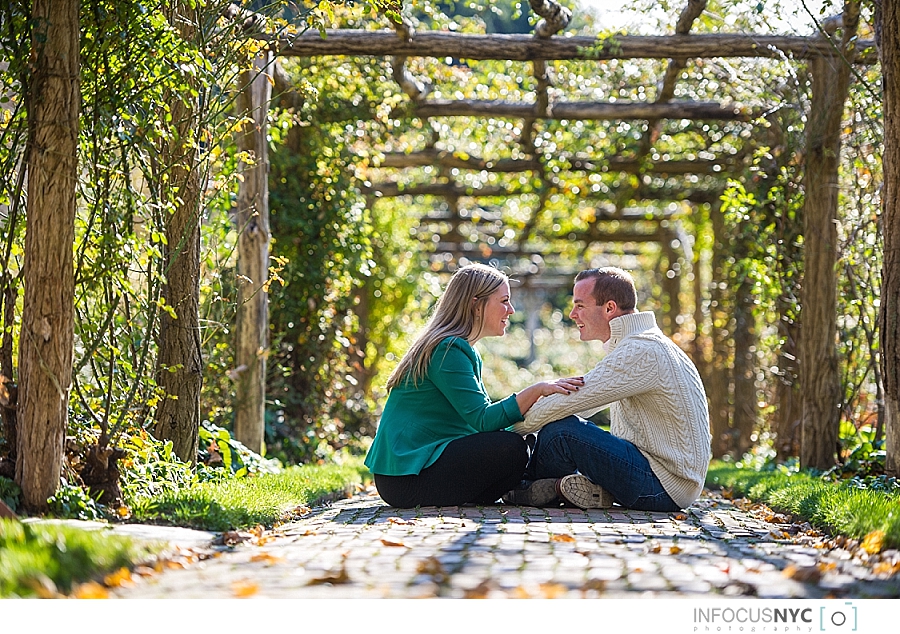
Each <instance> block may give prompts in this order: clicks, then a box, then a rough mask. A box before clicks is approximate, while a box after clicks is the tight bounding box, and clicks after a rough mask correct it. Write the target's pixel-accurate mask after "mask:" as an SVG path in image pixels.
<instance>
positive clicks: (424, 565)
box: [416, 557, 447, 583]
mask: <svg viewBox="0 0 900 634" xmlns="http://www.w3.org/2000/svg"><path fill="white" fill-rule="evenodd" d="M416 572H417V573H418V574H420V575H429V576H431V578H432V579H433V581H435V583H441V582H442V581H443V580H444V579H446V578H447V571H446V570H444V564H442V563H441V562H440V560H439V559H438V558H437V557H429V558H428V559H423V560H422V561H420V562H419V565H418V566H416Z"/></svg>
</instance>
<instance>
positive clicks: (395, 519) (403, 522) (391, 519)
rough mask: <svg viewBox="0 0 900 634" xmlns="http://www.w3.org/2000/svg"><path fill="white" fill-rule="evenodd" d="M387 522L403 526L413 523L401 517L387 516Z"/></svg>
mask: <svg viewBox="0 0 900 634" xmlns="http://www.w3.org/2000/svg"><path fill="white" fill-rule="evenodd" d="M387 521H388V524H401V525H403V526H409V525H410V524H415V522H414V521H412V520H405V519H403V518H402V517H389V518H388V519H387Z"/></svg>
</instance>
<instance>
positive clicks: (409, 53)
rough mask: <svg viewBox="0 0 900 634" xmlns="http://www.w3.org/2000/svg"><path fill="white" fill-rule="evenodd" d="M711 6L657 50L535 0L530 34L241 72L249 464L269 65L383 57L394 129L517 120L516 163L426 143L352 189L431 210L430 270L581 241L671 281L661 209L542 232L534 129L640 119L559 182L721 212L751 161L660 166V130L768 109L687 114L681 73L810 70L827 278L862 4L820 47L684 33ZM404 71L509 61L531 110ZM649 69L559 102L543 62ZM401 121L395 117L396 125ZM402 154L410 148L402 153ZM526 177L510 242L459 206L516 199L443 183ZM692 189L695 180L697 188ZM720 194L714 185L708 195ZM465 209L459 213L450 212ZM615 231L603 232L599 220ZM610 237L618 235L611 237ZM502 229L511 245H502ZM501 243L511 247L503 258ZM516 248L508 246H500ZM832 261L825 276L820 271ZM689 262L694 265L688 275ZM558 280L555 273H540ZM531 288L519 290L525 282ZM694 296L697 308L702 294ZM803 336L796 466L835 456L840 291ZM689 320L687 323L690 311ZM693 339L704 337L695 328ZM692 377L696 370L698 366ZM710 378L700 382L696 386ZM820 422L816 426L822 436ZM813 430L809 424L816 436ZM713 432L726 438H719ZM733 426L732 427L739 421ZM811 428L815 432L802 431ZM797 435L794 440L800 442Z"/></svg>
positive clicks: (657, 40) (691, 8) (814, 281)
mask: <svg viewBox="0 0 900 634" xmlns="http://www.w3.org/2000/svg"><path fill="white" fill-rule="evenodd" d="M706 4H707V2H706V0H687V2H686V6H685V7H684V9H683V10H682V12H681V14H680V15H679V17H678V20H677V23H676V25H675V28H674V34H672V35H666V36H652V37H651V36H629V35H617V36H615V37H611V38H606V39H597V38H592V37H584V36H564V35H560V33H561V31H562V30H563V29H565V28H566V27H567V25H568V24H569V20H570V18H571V13H570V12H569V11H568V10H567V9H565V8H563V7H561V6H560V5H558V4H557V3H556V2H555V1H554V0H530V5H531V8H532V10H533V11H534V12H535V13H536V14H537V15H538V16H540V17H541V20H540V21H539V22H538V23H537V25H536V26H535V29H534V34H533V35H499V34H491V35H476V34H465V33H456V32H448V31H447V32H445V31H441V32H415V31H414V29H413V27H412V24H411V23H409V22H408V21H404V22H403V23H400V24H395V23H391V26H392V27H393V29H392V30H377V31H370V30H340V29H339V30H329V31H327V32H326V34H325V35H326V36H325V37H322V36H321V35H320V34H319V33H318V32H316V33H312V32H310V33H304V34H302V35H300V36H298V37H295V38H293V39H290V40H282V41H274V42H272V43H271V44H272V46H271V47H270V49H271V50H270V51H269V52H268V53H266V54H265V56H264V57H263V58H261V59H260V60H259V62H258V65H257V69H256V70H255V71H248V72H247V73H245V78H244V81H245V85H246V88H245V89H244V92H243V96H242V101H241V108H242V109H243V110H244V111H245V114H246V115H247V116H248V117H250V118H251V120H253V121H254V125H252V126H247V127H246V128H245V132H246V134H245V136H244V138H243V140H242V142H241V143H242V146H241V147H242V149H247V150H250V151H252V152H253V153H254V154H255V155H256V156H257V161H256V163H255V164H253V165H248V166H246V167H245V170H244V172H245V173H244V179H243V183H242V189H241V194H240V198H239V203H238V206H239V225H240V226H241V227H242V228H243V231H242V232H241V239H240V243H239V273H240V274H241V275H243V276H245V278H246V279H249V280H252V282H251V283H248V284H246V285H245V286H244V287H243V288H242V290H241V293H242V296H241V298H240V300H239V305H240V307H241V308H240V311H239V313H238V328H237V329H238V333H239V345H238V349H237V359H236V365H237V366H238V367H239V368H241V369H242V372H241V379H240V381H239V382H238V402H239V403H242V405H241V407H239V408H237V416H236V423H235V434H236V437H237V438H238V439H239V440H241V441H242V442H244V443H245V444H246V445H247V446H249V447H250V448H252V449H254V450H259V449H260V448H261V446H262V430H263V424H262V421H263V413H264V393H265V383H264V379H263V377H264V376H265V359H264V356H263V355H260V354H259V351H261V350H265V349H266V348H267V341H266V327H265V324H266V321H267V318H266V305H265V292H264V290H263V289H262V283H263V280H265V279H266V275H265V271H266V270H267V262H268V247H267V244H268V231H269V230H268V204H267V199H266V198H267V184H266V173H267V169H266V165H267V159H266V143H265V138H266V131H265V125H266V124H265V116H264V115H265V112H266V110H267V109H268V107H269V101H270V99H271V92H270V91H271V88H268V86H269V85H270V81H269V78H268V77H266V75H269V76H271V77H273V78H274V84H275V91H276V92H280V93H284V92H287V91H289V90H290V89H291V88H290V86H289V85H288V84H286V83H285V82H286V74H285V73H284V71H283V70H281V69H280V67H279V65H278V61H277V60H278V58H283V57H316V56H375V57H390V58H391V65H392V74H393V78H394V79H395V81H396V82H397V85H398V86H399V87H400V89H401V90H402V92H403V93H404V94H405V97H406V103H405V105H404V108H403V109H402V110H403V113H404V116H411V117H417V118H419V119H422V120H430V119H435V118H443V117H475V118H484V119H487V118H491V119H515V120H516V121H517V122H518V127H519V129H520V130H521V133H520V134H519V136H518V148H516V151H515V152H514V157H510V156H503V157H493V156H484V155H480V156H479V155H475V156H473V155H472V154H471V153H465V155H462V154H460V153H457V152H454V151H451V150H447V149H444V148H442V146H441V140H440V138H439V135H437V134H435V135H434V136H433V137H432V139H431V141H430V142H429V143H428V145H427V146H426V147H422V148H413V149H410V150H409V151H398V150H388V151H385V152H383V154H382V158H381V159H380V163H379V164H378V165H377V169H376V170H373V171H372V173H373V174H374V175H377V176H378V177H379V178H378V179H373V180H371V181H369V182H367V183H362V184H361V189H362V190H363V192H364V193H365V194H366V195H367V197H368V199H369V204H370V205H373V206H374V205H376V204H377V201H378V200H379V199H384V198H392V197H423V199H426V198H427V199H433V200H434V201H436V202H435V204H433V205H432V206H431V207H432V209H431V211H430V212H428V213H427V214H425V215H424V216H423V217H422V218H421V220H420V226H419V230H418V231H419V233H420V235H422V236H423V237H424V239H425V242H426V243H427V244H429V245H431V247H430V248H431V257H433V258H435V259H436V261H438V262H439V263H440V262H442V263H446V262H448V261H450V262H456V261H459V260H460V259H463V258H465V259H468V260H493V261H498V262H500V263H502V264H504V265H506V266H510V267H511V268H513V269H514V270H515V268H516V263H517V262H518V263H524V265H525V268H526V269H529V267H530V270H532V272H533V269H534V262H535V256H537V257H538V258H540V257H541V256H542V255H544V254H542V252H541V249H542V246H541V245H545V244H547V243H548V242H552V241H554V240H557V241H558V240H566V241H574V242H580V243H582V244H583V245H585V248H587V247H588V246H589V245H591V244H596V243H634V244H638V243H647V242H649V243H655V244H658V245H660V249H661V252H662V253H663V254H664V258H663V259H664V260H665V263H664V266H665V267H667V269H668V270H669V271H671V270H672V269H673V268H677V267H674V264H675V263H676V262H677V260H678V258H679V257H682V255H680V254H679V253H677V252H676V248H675V247H673V246H672V245H673V244H681V248H684V246H685V245H684V242H685V239H684V238H685V236H684V235H683V234H682V233H679V231H680V230H679V228H678V227H677V225H676V224H675V223H671V222H669V218H668V216H667V214H666V213H665V211H664V207H657V208H656V211H652V212H651V213H649V214H648V208H644V207H641V208H639V209H633V208H629V207H627V206H622V205H619V204H617V203H616V201H615V200H611V199H610V197H609V196H606V197H602V196H598V198H597V204H596V217H595V218H594V220H593V221H592V222H591V223H589V225H588V226H587V227H586V228H585V229H584V230H581V231H579V232H571V231H570V232H567V233H565V234H554V233H553V232H552V231H550V232H547V231H544V232H543V233H539V232H538V218H539V217H540V216H541V214H542V212H543V211H544V209H545V205H546V204H547V201H548V199H549V196H550V195H551V194H552V193H553V192H555V191H557V190H558V186H559V178H558V176H556V175H555V173H554V172H553V171H552V170H550V169H548V161H547V156H546V155H545V154H544V153H542V152H541V151H540V149H539V148H538V147H537V146H536V139H535V125H536V123H537V122H539V121H562V120H565V121H638V122H644V123H643V125H644V127H643V132H642V134H641V137H640V140H639V142H638V143H637V144H636V147H637V149H636V150H635V151H633V152H630V153H628V154H627V155H612V156H607V155H599V156H598V155H589V154H584V153H577V152H576V153H570V154H567V153H566V152H565V149H563V152H562V153H559V154H557V155H556V156H554V158H553V160H554V161H555V163H556V165H558V166H562V168H561V169H564V170H565V171H566V172H567V173H579V174H582V175H585V174H587V175H589V174H597V173H616V172H617V173H621V174H635V175H639V176H641V177H644V176H651V177H661V178H663V177H664V178H666V179H669V180H667V181H665V184H664V185H662V186H660V185H658V184H657V183H655V182H654V181H653V178H639V179H638V180H637V183H638V184H637V185H634V186H632V191H631V192H629V194H630V195H631V197H632V198H635V199H640V200H644V201H684V202H687V203H689V204H691V205H695V206H696V205H711V206H712V207H714V208H715V207H716V206H717V204H718V200H719V197H720V195H721V191H722V183H723V181H724V179H725V178H726V177H727V176H728V175H734V174H739V173H740V172H741V171H742V170H743V169H744V168H745V167H746V165H747V159H748V156H747V153H746V152H743V153H742V152H738V153H733V154H725V155H709V153H706V154H705V155H704V156H702V157H701V156H697V157H694V158H691V159H685V158H665V157H661V156H655V154H654V141H655V139H656V137H657V136H658V134H659V131H660V130H661V129H662V126H663V125H664V123H665V122H666V121H667V120H672V119H675V120H692V121H701V120H702V121H719V122H722V121H725V122H742V123H744V124H745V125H748V126H752V125H753V122H754V121H757V120H759V119H760V118H761V117H763V116H764V115H765V113H766V112H767V111H769V110H771V109H772V108H775V107H777V106H778V104H763V105H761V106H753V107H748V106H743V105H739V104H735V103H731V102H728V101H721V102H707V101H705V102H698V101H687V100H683V99H678V98H676V93H677V86H678V83H679V78H680V77H681V75H682V72H683V71H684V69H685V68H686V65H687V64H688V61H689V60H692V59H698V58H705V59H710V58H769V59H778V60H795V61H802V62H804V63H807V64H808V65H809V67H810V70H811V74H812V77H813V104H812V108H811V111H810V114H809V120H808V123H807V130H806V134H807V152H806V164H805V169H806V174H805V181H804V186H805V191H806V203H805V204H806V208H805V212H804V216H805V226H804V231H803V233H804V235H805V236H806V251H805V257H806V269H807V271H809V272H810V273H809V274H810V275H811V276H817V275H818V273H817V271H823V270H826V271H830V270H832V269H833V265H834V262H835V259H836V256H837V251H836V245H837V236H836V229H835V226H834V219H835V218H836V217H837V210H838V207H837V193H836V183H837V179H838V155H839V148H840V124H841V115H842V113H843V109H844V103H845V100H846V95H847V91H848V86H849V81H850V67H851V66H850V65H851V64H855V65H869V64H873V63H877V55H876V54H875V49H874V42H871V41H857V40H856V33H857V28H858V22H859V5H858V3H848V4H847V5H846V6H847V7H849V9H848V10H845V13H844V15H843V16H838V17H837V18H835V19H832V20H829V21H828V22H827V23H826V24H825V29H826V31H828V32H829V33H831V34H832V35H833V34H834V33H835V32H836V31H837V29H840V36H839V38H835V37H825V36H823V35H814V36H809V37H803V36H770V35H755V34H691V33H690V31H691V28H692V26H693V25H694V23H695V21H696V20H697V18H698V17H699V16H700V15H701V14H702V12H703V11H704V10H705V8H706ZM413 58H438V59H443V58H454V59H455V60H472V61H477V60H514V61H521V62H529V63H530V65H531V72H532V75H533V81H534V86H535V88H534V90H533V91H532V98H531V99H530V100H528V101H522V102H513V101H502V100H472V99H445V98H433V97H430V92H431V86H430V85H429V83H428V82H427V80H424V79H422V78H418V77H415V76H414V75H413V73H412V72H411V71H410V61H411V59H413ZM626 59H656V60H667V62H666V64H665V70H664V73H663V75H662V77H661V78H660V79H659V82H658V85H657V87H656V90H655V94H654V98H653V99H652V100H646V101H621V100H607V101H576V100H561V99H558V98H554V95H553V92H552V90H551V88H552V77H551V73H550V71H549V69H548V66H549V64H548V63H549V62H559V61H565V60H580V61H581V60H584V61H595V62H597V63H598V64H600V63H602V62H605V61H609V60H626ZM398 116H399V115H398ZM404 150H406V148H404ZM426 166H428V167H431V168H433V169H432V172H431V173H432V174H434V175H435V177H434V178H433V180H432V181H431V182H421V183H416V184H414V185H406V184H405V181H404V179H403V178H400V177H398V176H393V177H392V176H391V174H397V173H398V172H400V171H402V170H407V169H415V168H421V167H426ZM473 173H474V174H488V175H490V174H517V173H520V174H524V175H528V176H529V177H530V178H533V179H537V181H538V182H539V183H540V187H539V188H538V189H537V190H531V193H532V194H534V195H535V196H536V199H537V204H536V205H534V206H533V208H532V209H531V211H530V217H529V219H528V220H527V221H526V222H525V223H524V226H522V227H521V228H518V229H515V230H511V229H510V228H509V227H508V226H507V224H506V223H505V218H504V217H503V215H502V213H498V212H492V211H491V209H490V208H489V206H488V208H479V209H478V213H472V211H471V209H470V207H469V206H468V203H469V201H476V202H477V201H482V200H490V199H497V198H508V197H511V196H517V195H521V194H522V193H523V192H522V191H519V190H517V189H516V188H515V187H509V186H499V185H489V184H483V185H479V186H472V185H467V184H466V182H465V179H463V178H454V174H473ZM685 175H692V176H700V177H703V178H702V181H703V183H702V184H700V185H692V184H689V183H686V182H684V181H680V184H679V183H678V182H677V183H676V184H675V185H671V184H670V182H669V181H670V180H671V179H672V178H673V177H678V176H685ZM695 180H697V179H695ZM716 181H718V183H716ZM461 201H463V202H465V203H466V204H461ZM610 221H614V223H612V222H610ZM610 227H614V228H610ZM509 231H512V234H510V233H509ZM498 236H507V237H508V238H507V239H504V240H503V243H502V244H501V242H500V240H499V239H498ZM509 236H511V237H509ZM829 262H830V263H831V266H830V267H829V264H828V263H829ZM688 264H690V263H688ZM550 273H553V271H550ZM677 273H678V272H677V271H676V274H675V275H668V276H665V275H664V276H663V284H664V291H665V294H666V295H667V297H668V305H669V311H668V315H667V317H666V318H665V319H664V320H663V324H664V326H666V327H668V329H669V331H670V333H671V332H672V331H674V330H675V329H676V328H677V323H676V321H677V320H676V316H677V315H678V314H680V313H681V306H680V303H679V296H680V294H681V291H682V289H681V283H682V282H681V279H680V275H678V274H677ZM526 277H527V276H526ZM697 280H699V276H695V288H694V291H693V292H694V295H695V297H696V298H697V299H698V301H699V298H700V296H701V294H702V288H697V285H698V284H699V282H698V281H697ZM804 293H805V295H804V298H803V311H804V313H803V314H804V325H803V332H804V336H803V339H802V349H801V350H800V351H799V357H800V361H801V365H802V367H803V368H804V372H803V373H802V375H801V377H802V378H801V384H802V385H803V386H804V388H803V390H802V393H803V398H804V402H803V426H802V427H803V429H804V430H806V429H807V428H808V429H809V430H810V432H809V435H808V437H807V436H804V439H803V442H804V449H803V451H804V452H808V456H809V458H808V464H811V462H809V461H810V460H811V461H812V462H815V461H816V460H818V458H813V457H812V456H819V455H821V454H822V452H828V451H832V450H833V446H834V443H835V441H836V434H837V431H836V424H835V425H833V427H834V428H835V430H834V434H833V435H832V434H831V432H828V433H821V430H823V429H825V426H827V425H825V423H827V424H830V422H831V421H834V422H835V423H836V420H835V416H836V414H837V412H836V407H835V405H836V403H837V402H838V394H837V389H838V386H839V379H838V375H837V362H836V358H837V357H836V351H835V349H834V343H833V342H834V338H835V333H836V325H835V315H834V313H835V293H836V290H835V279H834V276H833V275H830V276H829V275H826V276H824V277H823V278H822V279H819V278H818V277H810V278H809V279H807V281H806V283H805V284H804ZM694 312H695V314H698V310H695V311H694ZM698 327H699V326H698ZM698 366H701V363H700V362H699V360H698ZM704 370H706V372H704ZM718 370H720V369H714V368H703V367H701V372H702V373H704V374H705V376H704V378H705V380H707V381H708V385H707V388H708V392H709V396H710V400H711V411H712V415H713V421H712V423H713V433H714V436H715V435H716V434H717V433H718V434H721V433H725V432H726V431H727V427H728V421H727V419H726V420H722V411H723V408H725V407H726V405H725V404H724V402H723V400H722V399H723V398H725V397H724V396H723V395H722V393H721V392H722V386H721V385H717V381H721V380H722V377H723V376H725V373H724V372H720V371H718ZM822 421H825V423H823V422H822ZM814 423H815V426H814ZM723 425H724V426H725V428H724V429H723ZM735 425H738V421H735ZM812 430H819V431H812ZM806 433H807V432H804V434H806Z"/></svg>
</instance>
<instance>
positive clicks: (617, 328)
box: [603, 311, 656, 352]
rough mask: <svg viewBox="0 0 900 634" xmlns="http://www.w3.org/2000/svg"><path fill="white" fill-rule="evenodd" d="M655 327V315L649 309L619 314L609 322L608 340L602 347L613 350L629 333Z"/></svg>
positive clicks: (608, 350)
mask: <svg viewBox="0 0 900 634" xmlns="http://www.w3.org/2000/svg"><path fill="white" fill-rule="evenodd" d="M651 328H656V315H654V314H653V313H652V312H650V311H645V312H639V313H628V314H627V315H619V316H618V317H616V318H615V319H612V320H610V322H609V333H610V336H609V341H607V342H606V343H605V344H604V345H603V347H604V348H605V349H606V351H607V352H612V351H613V350H615V348H616V346H617V345H619V342H620V341H622V339H624V338H625V337H627V336H629V335H635V334H638V333H641V332H644V331H646V330H650V329H651Z"/></svg>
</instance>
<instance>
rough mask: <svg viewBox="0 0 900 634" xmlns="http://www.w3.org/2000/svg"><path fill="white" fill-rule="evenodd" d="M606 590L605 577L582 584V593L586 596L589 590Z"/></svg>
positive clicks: (599, 591) (598, 591)
mask: <svg viewBox="0 0 900 634" xmlns="http://www.w3.org/2000/svg"><path fill="white" fill-rule="evenodd" d="M605 590H606V582H605V581H604V580H603V579H591V580H590V581H587V582H585V584H584V585H583V586H581V595H582V596H586V595H587V593H588V592H591V591H593V592H597V593H602V592H604V591H605Z"/></svg>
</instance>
